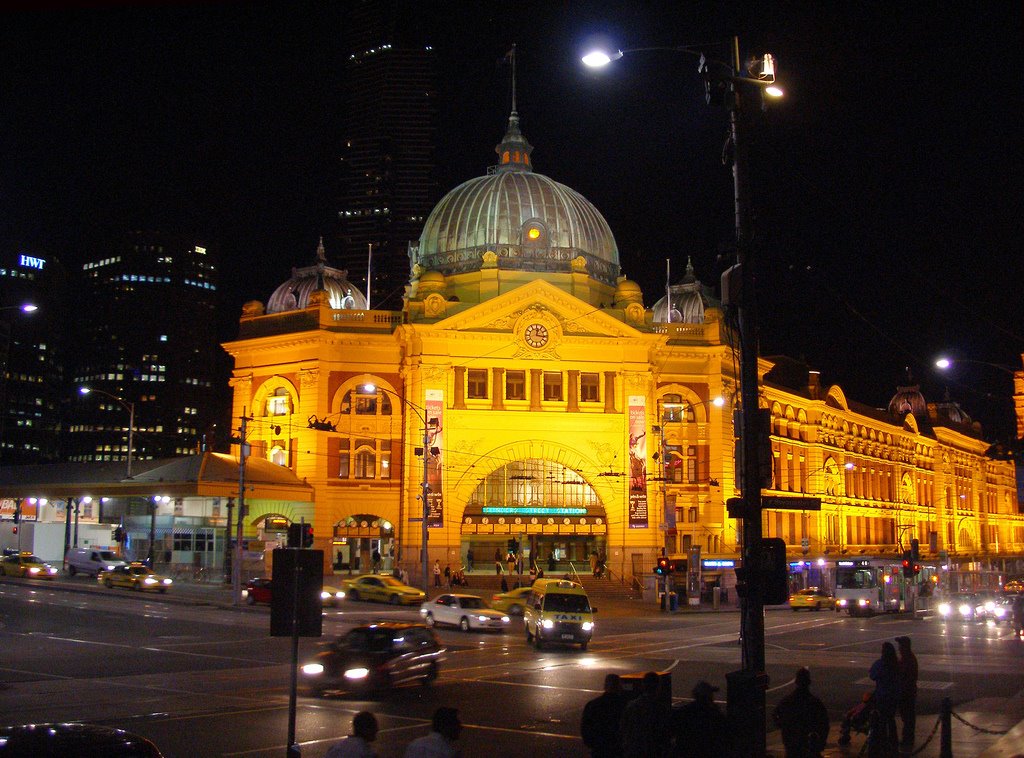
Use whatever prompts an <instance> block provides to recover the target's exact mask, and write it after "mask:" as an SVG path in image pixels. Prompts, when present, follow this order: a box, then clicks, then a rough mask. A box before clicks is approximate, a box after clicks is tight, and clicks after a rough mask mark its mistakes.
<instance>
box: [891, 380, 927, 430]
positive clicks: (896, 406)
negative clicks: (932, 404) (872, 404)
mask: <svg viewBox="0 0 1024 758" xmlns="http://www.w3.org/2000/svg"><path fill="white" fill-rule="evenodd" d="M912 382H913V379H912V378H911V376H910V369H907V383H906V384H904V385H901V386H898V387H896V394H895V395H893V396H892V400H890V401H889V413H891V414H892V415H893V416H897V417H898V418H903V417H904V416H906V415H907V414H908V413H912V414H914V418H916V419H917V420H918V421H927V420H928V403H927V402H926V401H925V399H924V395H922V394H921V385H919V384H912Z"/></svg>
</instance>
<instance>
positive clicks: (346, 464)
mask: <svg viewBox="0 0 1024 758" xmlns="http://www.w3.org/2000/svg"><path fill="white" fill-rule="evenodd" d="M338 443H339V445H338V447H339V449H338V478H339V479H348V478H349V475H350V472H351V470H352V469H351V465H350V464H351V456H350V454H349V442H348V440H344V439H343V440H339V441H338Z"/></svg>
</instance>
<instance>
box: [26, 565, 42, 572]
mask: <svg viewBox="0 0 1024 758" xmlns="http://www.w3.org/2000/svg"><path fill="white" fill-rule="evenodd" d="M41 570H42V569H40V568H39V567H38V566H33V567H32V568H30V569H29V570H28V573H30V574H38V573H39V572H40V571H41Z"/></svg>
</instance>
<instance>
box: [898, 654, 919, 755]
mask: <svg viewBox="0 0 1024 758" xmlns="http://www.w3.org/2000/svg"><path fill="white" fill-rule="evenodd" d="M896 645H897V646H898V647H899V662H898V664H897V665H898V669H897V671H898V673H899V692H900V694H899V706H898V710H899V714H900V721H902V722H903V736H902V738H901V739H900V745H902V746H903V747H904V748H912V747H914V729H915V727H916V726H917V674H918V668H917V656H916V655H914V651H913V650H911V649H910V637H897V638H896Z"/></svg>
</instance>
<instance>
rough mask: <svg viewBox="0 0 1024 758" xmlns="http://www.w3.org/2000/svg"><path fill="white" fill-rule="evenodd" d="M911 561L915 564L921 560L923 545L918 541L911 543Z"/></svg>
mask: <svg viewBox="0 0 1024 758" xmlns="http://www.w3.org/2000/svg"><path fill="white" fill-rule="evenodd" d="M910 560H912V561H913V562H914V563H918V562H919V561H920V560H921V543H920V542H919V541H918V540H911V541H910Z"/></svg>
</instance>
